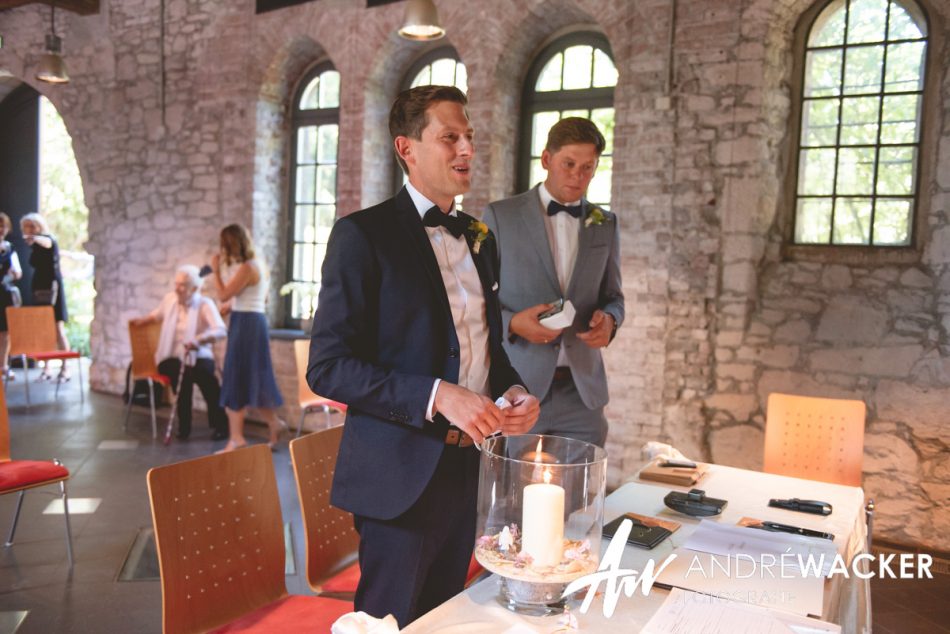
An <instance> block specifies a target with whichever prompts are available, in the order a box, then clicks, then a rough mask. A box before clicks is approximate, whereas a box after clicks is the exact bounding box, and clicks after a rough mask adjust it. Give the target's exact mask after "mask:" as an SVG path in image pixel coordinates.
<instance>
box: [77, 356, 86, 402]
mask: <svg viewBox="0 0 950 634" xmlns="http://www.w3.org/2000/svg"><path fill="white" fill-rule="evenodd" d="M76 368H77V372H76V374H78V375H79V402H80V403H85V402H86V393H85V392H84V391H83V389H82V357H76Z"/></svg>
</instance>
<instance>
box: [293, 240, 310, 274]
mask: <svg viewBox="0 0 950 634" xmlns="http://www.w3.org/2000/svg"><path fill="white" fill-rule="evenodd" d="M294 279H295V280H302V281H304V282H311V281H313V245H312V244H309V243H304V244H295V245H294Z"/></svg>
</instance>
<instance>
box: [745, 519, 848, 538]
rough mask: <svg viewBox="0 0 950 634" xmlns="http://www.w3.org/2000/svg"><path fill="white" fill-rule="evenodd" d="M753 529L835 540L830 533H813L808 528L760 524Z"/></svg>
mask: <svg viewBox="0 0 950 634" xmlns="http://www.w3.org/2000/svg"><path fill="white" fill-rule="evenodd" d="M754 528H761V529H764V530H767V531H775V532H779V533H792V534H793V535H803V536H805V537H820V538H821V539H830V540H834V538H835V536H834V535H832V534H831V533H824V532H822V531H815V530H812V529H810V528H802V527H800V526H792V525H791V524H779V523H778V522H762V524H761V525H759V526H755V527H754Z"/></svg>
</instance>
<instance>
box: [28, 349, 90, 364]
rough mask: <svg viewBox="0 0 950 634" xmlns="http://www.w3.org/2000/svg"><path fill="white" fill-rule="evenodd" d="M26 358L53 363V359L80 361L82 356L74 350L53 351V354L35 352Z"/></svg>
mask: <svg viewBox="0 0 950 634" xmlns="http://www.w3.org/2000/svg"><path fill="white" fill-rule="evenodd" d="M26 356H27V357H29V358H30V359H36V360H37V361H52V360H53V359H78V358H79V356H80V355H79V353H78V352H75V351H72V350H68V351H67V350H53V351H52V352H33V353H31V354H28V355H26Z"/></svg>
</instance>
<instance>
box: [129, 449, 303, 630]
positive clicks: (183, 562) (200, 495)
mask: <svg viewBox="0 0 950 634" xmlns="http://www.w3.org/2000/svg"><path fill="white" fill-rule="evenodd" d="M147 479H148V494H149V500H150V501H151V503H152V523H153V525H154V527H155V544H156V546H157V548H158V559H159V566H160V569H161V577H162V620H163V625H164V631H165V632H175V633H179V632H181V633H185V634H188V633H191V632H205V631H207V630H210V629H213V628H215V627H218V626H221V625H223V624H225V623H228V622H230V621H233V620H234V619H236V618H238V617H239V616H241V615H243V614H247V613H249V612H252V611H253V610H255V609H257V608H259V607H261V606H263V605H266V604H268V603H271V602H273V601H276V600H277V599H279V598H281V597H283V596H285V595H286V593H287V589H286V585H285V583H284V558H285V555H284V553H285V549H284V537H283V524H282V522H283V520H282V519H281V513H280V498H279V497H278V493H277V479H276V477H275V475H274V464H273V460H272V458H271V452H270V449H269V448H268V447H267V445H255V446H253V447H248V448H246V449H238V450H235V451H230V452H227V453H223V454H219V455H211V456H206V457H204V458H196V459H194V460H187V461H185V462H179V463H177V464H171V465H167V466H164V467H155V468H154V469H151V470H150V471H149V472H148V477H147Z"/></svg>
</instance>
